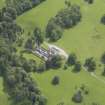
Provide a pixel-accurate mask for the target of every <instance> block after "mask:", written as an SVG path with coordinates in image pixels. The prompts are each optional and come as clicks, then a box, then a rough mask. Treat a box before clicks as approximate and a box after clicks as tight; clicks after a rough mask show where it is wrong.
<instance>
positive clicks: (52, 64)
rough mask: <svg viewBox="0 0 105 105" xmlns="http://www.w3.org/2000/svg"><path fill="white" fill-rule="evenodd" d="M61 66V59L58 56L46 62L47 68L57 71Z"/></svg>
mask: <svg viewBox="0 0 105 105" xmlns="http://www.w3.org/2000/svg"><path fill="white" fill-rule="evenodd" d="M61 66H62V58H61V56H59V55H54V56H52V57H51V59H49V60H47V61H46V67H47V68H53V69H58V68H60V67H61Z"/></svg>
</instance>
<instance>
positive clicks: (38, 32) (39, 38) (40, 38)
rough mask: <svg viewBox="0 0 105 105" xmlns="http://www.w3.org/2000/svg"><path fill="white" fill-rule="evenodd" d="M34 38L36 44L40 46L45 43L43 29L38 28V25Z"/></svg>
mask: <svg viewBox="0 0 105 105" xmlns="http://www.w3.org/2000/svg"><path fill="white" fill-rule="evenodd" d="M34 38H35V42H36V44H37V45H38V46H40V45H41V44H42V43H43V41H44V39H43V36H42V32H41V29H40V28H38V27H36V28H35V29H34Z"/></svg>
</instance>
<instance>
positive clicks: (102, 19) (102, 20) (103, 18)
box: [101, 14, 105, 25]
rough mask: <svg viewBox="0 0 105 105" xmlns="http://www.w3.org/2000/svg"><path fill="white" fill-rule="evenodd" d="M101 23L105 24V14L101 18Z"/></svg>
mask: <svg viewBox="0 0 105 105" xmlns="http://www.w3.org/2000/svg"><path fill="white" fill-rule="evenodd" d="M101 23H102V24H104V25H105V14H104V15H103V16H102V18H101Z"/></svg>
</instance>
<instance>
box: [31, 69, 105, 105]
mask: <svg viewBox="0 0 105 105" xmlns="http://www.w3.org/2000/svg"><path fill="white" fill-rule="evenodd" d="M55 75H57V76H59V77H60V84H59V85H58V86H53V85H52V84H51V80H52V78H53V77H54V76H55ZM32 77H33V78H35V80H36V81H37V83H38V85H39V87H41V90H42V92H43V94H44V95H46V96H47V97H48V104H47V105H58V103H60V102H64V103H65V104H64V105H76V104H75V103H73V102H72V101H71V99H72V96H73V94H74V93H75V91H76V89H75V88H76V87H77V88H78V87H80V86H81V85H82V84H86V86H87V87H88V89H89V95H87V96H84V101H83V103H82V104H77V105H91V103H92V102H96V103H100V104H99V105H103V103H105V100H104V97H105V94H104V89H105V84H103V83H101V82H100V81H97V79H95V78H93V77H91V76H90V74H88V73H87V72H86V71H81V72H80V73H73V72H71V69H68V70H67V71H64V70H57V71H55V70H52V71H48V72H46V73H42V74H32Z"/></svg>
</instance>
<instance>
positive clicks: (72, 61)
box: [67, 53, 77, 66]
mask: <svg viewBox="0 0 105 105" xmlns="http://www.w3.org/2000/svg"><path fill="white" fill-rule="evenodd" d="M76 60H77V57H76V55H75V54H74V53H71V54H70V55H69V57H68V59H67V64H68V65H69V66H72V65H75V64H76Z"/></svg>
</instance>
